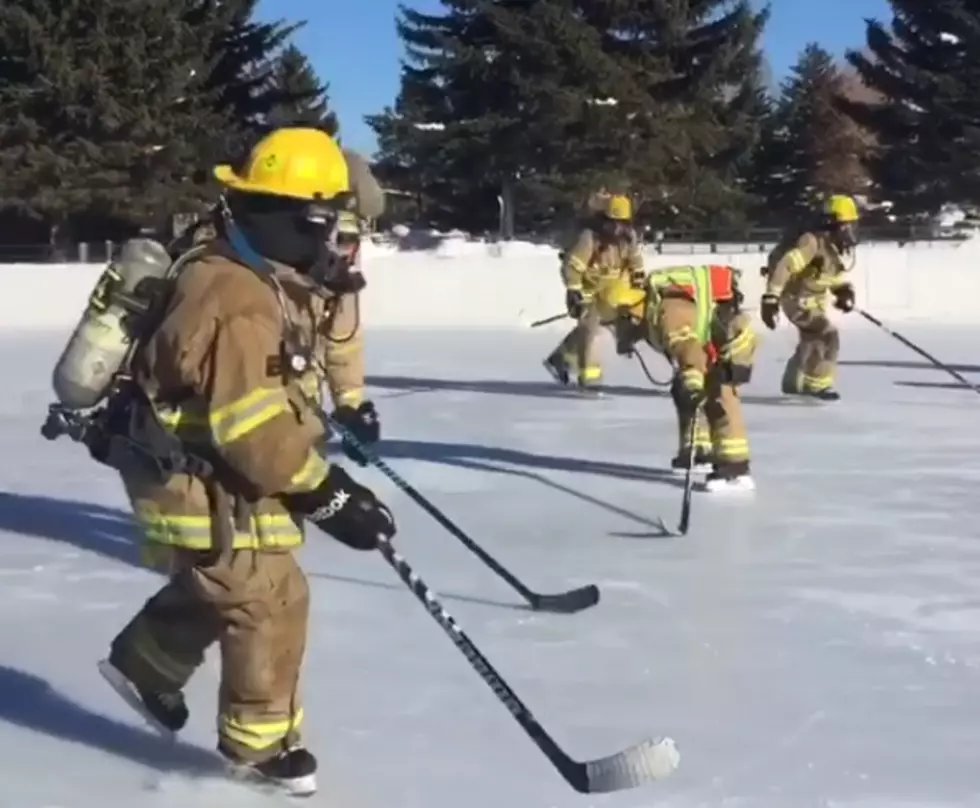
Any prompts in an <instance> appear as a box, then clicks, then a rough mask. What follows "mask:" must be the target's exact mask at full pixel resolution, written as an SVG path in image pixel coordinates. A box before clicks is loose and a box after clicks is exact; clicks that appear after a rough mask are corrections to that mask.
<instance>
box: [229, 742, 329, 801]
mask: <svg viewBox="0 0 980 808" xmlns="http://www.w3.org/2000/svg"><path fill="white" fill-rule="evenodd" d="M218 751H219V752H221V754H222V755H224V756H225V758H226V759H227V761H228V773H229V775H230V776H231V777H234V778H235V779H238V780H245V781H249V782H252V783H255V784H257V785H266V786H269V787H272V788H275V789H276V790H279V791H283V792H285V793H286V794H289V795H290V796H292V797H309V796H312V795H313V794H315V793H316V768H317V767H316V758H315V757H313V754H312V753H311V752H309V751H308V750H307V749H304V748H303V747H302V746H294V747H292V748H291V749H288V750H285V751H283V752H280V753H279V754H278V755H276V756H275V757H273V758H269V759H268V760H264V761H262V762H261V763H245V762H243V761H240V760H237V759H236V758H234V757H233V756H231V755H229V754H228V753H226V752H225V751H224V750H223V749H222V748H221V746H220V744H219V746H218Z"/></svg>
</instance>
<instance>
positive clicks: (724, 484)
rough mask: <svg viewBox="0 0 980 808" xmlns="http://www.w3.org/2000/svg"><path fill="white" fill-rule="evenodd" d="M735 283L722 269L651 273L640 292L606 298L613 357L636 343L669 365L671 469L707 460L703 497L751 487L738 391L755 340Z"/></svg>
mask: <svg viewBox="0 0 980 808" xmlns="http://www.w3.org/2000/svg"><path fill="white" fill-rule="evenodd" d="M737 281H738V275H737V270H735V269H733V268H732V267H729V266H679V267H668V268H665V269H655V270H653V271H652V272H651V273H650V275H649V276H648V278H647V281H646V284H645V286H644V288H642V289H632V288H630V287H629V286H628V285H626V284H621V285H620V286H619V287H617V288H616V289H615V290H613V293H612V294H611V295H610V298H611V302H613V303H614V304H615V305H616V307H617V310H618V316H617V319H616V326H615V328H616V350H617V353H619V354H621V355H626V354H629V353H630V352H632V350H633V349H634V346H635V344H636V343H637V342H638V341H640V340H644V341H646V342H647V343H648V344H649V345H650V346H651V347H653V349H654V350H656V351H657V352H658V353H661V354H663V355H664V356H665V357H666V358H667V360H668V361H669V362H670V363H671V365H672V366H673V367H674V378H673V381H672V384H671V398H672V399H673V401H674V407H675V409H676V412H677V428H678V436H679V450H678V453H677V456H676V457H674V459H673V460H672V461H671V466H672V467H673V468H674V469H677V470H681V469H683V470H686V468H687V466H688V464H689V463H692V462H693V464H694V465H695V466H701V465H706V464H709V463H710V464H711V469H710V472H709V473H708V475H707V477H706V478H705V480H704V483H703V485H702V486H700V487H701V489H702V490H704V491H709V492H726V491H752V490H754V488H755V484H754V482H753V480H752V477H751V474H750V468H749V459H750V458H749V442H748V437H747V435H746V431H745V422H744V420H743V417H742V406H741V402H740V401H739V393H738V388H739V387H740V386H741V385H743V384H746V383H747V382H748V381H749V380H750V379H751V376H752V366H753V362H754V359H755V351H756V335H755V333H754V332H753V330H752V326H751V321H750V318H749V316H748V315H747V314H746V313H745V312H743V311H742V310H741V302H742V296H741V294H740V293H739V290H738V282H737ZM692 426H693V427H694V441H693V443H692V440H691V437H692ZM692 454H693V455H694V456H693V458H692Z"/></svg>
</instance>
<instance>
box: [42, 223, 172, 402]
mask: <svg viewBox="0 0 980 808" xmlns="http://www.w3.org/2000/svg"><path fill="white" fill-rule="evenodd" d="M172 263H173V262H172V261H171V258H170V255H169V254H168V253H167V250H166V248H165V247H164V246H163V245H162V244H160V243H159V242H157V241H153V240H152V239H132V240H130V241H127V242H126V243H125V244H123V246H122V250H121V251H120V254H119V257H118V258H117V259H116V260H114V261H112V262H111V263H110V264H109V266H107V267H106V268H105V270H104V271H103V273H102V274H101V275H100V276H99V280H98V281H97V282H96V284H95V288H94V289H93V290H92V293H91V295H90V296H89V299H88V302H87V303H86V306H85V311H84V312H82V317H81V319H80V320H79V322H78V325H77V326H76V327H75V330H74V331H73V332H72V335H71V337H70V338H69V339H68V342H67V344H66V345H65V349H64V351H62V354H61V357H60V358H59V359H58V363H57V364H56V365H55V368H54V373H53V375H52V386H53V387H54V393H55V395H56V396H57V398H58V401H59V402H60V403H61V404H63V405H64V406H65V407H68V408H69V409H74V410H82V409H88V408H90V407H94V406H95V405H96V404H98V403H99V402H100V401H101V400H102V399H103V398H104V397H105V395H106V394H107V393H108V392H109V388H110V387H111V385H112V382H113V380H114V379H115V377H116V374H117V373H118V372H119V370H120V369H121V368H122V367H123V364H124V363H125V362H126V361H127V359H128V357H129V354H130V351H131V349H132V347H133V343H134V340H135V339H136V338H137V336H138V335H139V334H140V332H141V325H142V324H145V323H144V319H145V317H146V316H147V315H148V313H149V310H150V309H151V308H152V305H153V303H154V301H155V300H156V299H157V296H158V294H159V292H160V290H161V287H162V284H161V283H157V282H155V281H159V282H162V281H163V280H164V279H165V278H166V277H167V274H168V272H169V271H170V268H171V266H172Z"/></svg>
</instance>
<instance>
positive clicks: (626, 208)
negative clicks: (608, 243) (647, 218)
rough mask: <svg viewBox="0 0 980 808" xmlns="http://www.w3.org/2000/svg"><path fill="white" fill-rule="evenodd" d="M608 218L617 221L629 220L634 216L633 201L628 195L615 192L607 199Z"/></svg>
mask: <svg viewBox="0 0 980 808" xmlns="http://www.w3.org/2000/svg"><path fill="white" fill-rule="evenodd" d="M606 218H608V219H612V220H613V221H616V222H628V221H629V220H630V219H632V218H633V203H632V202H631V201H630V198H629V197H628V196H623V195H622V194H615V195H613V196H611V197H609V199H608V200H607V201H606Z"/></svg>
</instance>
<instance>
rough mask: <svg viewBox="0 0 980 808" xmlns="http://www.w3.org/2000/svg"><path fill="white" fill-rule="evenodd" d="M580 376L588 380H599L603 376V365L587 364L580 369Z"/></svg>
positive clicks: (583, 379)
mask: <svg viewBox="0 0 980 808" xmlns="http://www.w3.org/2000/svg"><path fill="white" fill-rule="evenodd" d="M578 377H579V378H580V379H581V380H582V381H586V382H594V381H598V380H599V379H600V378H602V367H601V366H599V365H586V366H585V367H584V368H582V369H581V370H580V371H579V374H578Z"/></svg>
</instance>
